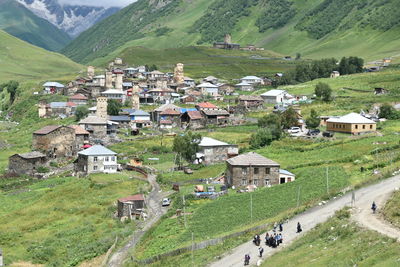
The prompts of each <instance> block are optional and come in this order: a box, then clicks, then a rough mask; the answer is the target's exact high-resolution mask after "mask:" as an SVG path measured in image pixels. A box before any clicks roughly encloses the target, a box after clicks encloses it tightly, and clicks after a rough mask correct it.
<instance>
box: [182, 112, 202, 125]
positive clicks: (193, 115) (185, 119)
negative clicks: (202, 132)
mask: <svg viewBox="0 0 400 267" xmlns="http://www.w3.org/2000/svg"><path fill="white" fill-rule="evenodd" d="M181 125H182V127H183V128H190V129H199V128H202V127H203V116H202V115H201V113H200V111H198V110H196V111H192V110H189V111H186V112H184V113H183V114H182V115H181Z"/></svg>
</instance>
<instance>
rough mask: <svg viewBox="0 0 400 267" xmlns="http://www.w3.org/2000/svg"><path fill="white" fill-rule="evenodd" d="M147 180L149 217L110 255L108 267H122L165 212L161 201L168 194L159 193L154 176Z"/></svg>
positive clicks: (150, 175) (151, 175)
mask: <svg viewBox="0 0 400 267" xmlns="http://www.w3.org/2000/svg"><path fill="white" fill-rule="evenodd" d="M148 180H149V183H150V184H151V186H152V191H151V192H150V194H149V196H148V198H147V203H146V204H147V210H148V215H149V217H148V219H147V220H146V221H145V222H143V223H142V224H140V225H139V226H138V230H136V231H135V232H134V233H133V235H132V236H131V237H129V241H128V243H127V244H126V245H125V246H124V247H122V248H120V249H119V250H118V251H116V252H115V253H113V254H112V255H111V257H110V259H109V261H108V264H107V266H108V267H119V266H122V263H123V261H124V260H125V259H126V258H127V257H128V256H129V252H130V251H131V250H132V249H133V248H134V247H135V246H136V245H137V243H138V242H139V240H140V238H141V237H142V236H143V235H144V233H145V232H146V231H147V230H149V229H150V227H152V226H153V225H154V224H155V223H156V222H157V221H158V220H159V219H160V218H161V216H162V215H164V214H165V213H166V212H167V209H166V208H163V207H162V206H161V201H162V199H163V198H164V197H166V196H167V195H168V193H167V192H161V190H160V185H159V184H158V183H157V181H156V176H155V175H154V174H149V176H148Z"/></svg>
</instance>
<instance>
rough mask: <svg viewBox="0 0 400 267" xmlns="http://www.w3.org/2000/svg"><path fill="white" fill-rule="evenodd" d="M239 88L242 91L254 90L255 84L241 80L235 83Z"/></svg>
mask: <svg viewBox="0 0 400 267" xmlns="http://www.w3.org/2000/svg"><path fill="white" fill-rule="evenodd" d="M235 86H236V88H237V89H238V90H241V91H254V86H253V85H252V84H249V83H246V82H241V83H238V84H236V85H235Z"/></svg>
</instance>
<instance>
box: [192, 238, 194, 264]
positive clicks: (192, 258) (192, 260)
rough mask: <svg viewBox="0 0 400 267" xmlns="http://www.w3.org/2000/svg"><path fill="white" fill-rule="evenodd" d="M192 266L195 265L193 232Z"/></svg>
mask: <svg viewBox="0 0 400 267" xmlns="http://www.w3.org/2000/svg"><path fill="white" fill-rule="evenodd" d="M192 266H194V234H193V232H192Z"/></svg>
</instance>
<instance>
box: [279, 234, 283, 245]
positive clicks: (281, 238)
mask: <svg viewBox="0 0 400 267" xmlns="http://www.w3.org/2000/svg"><path fill="white" fill-rule="evenodd" d="M279 243H280V244H282V243H283V237H282V234H279Z"/></svg>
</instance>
